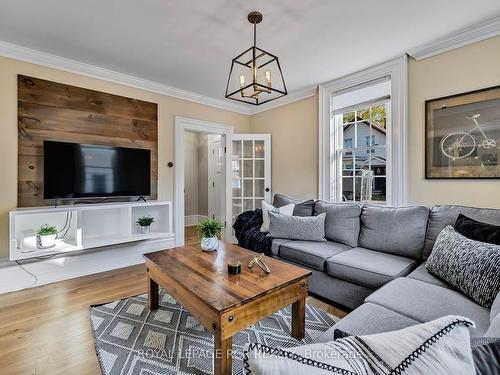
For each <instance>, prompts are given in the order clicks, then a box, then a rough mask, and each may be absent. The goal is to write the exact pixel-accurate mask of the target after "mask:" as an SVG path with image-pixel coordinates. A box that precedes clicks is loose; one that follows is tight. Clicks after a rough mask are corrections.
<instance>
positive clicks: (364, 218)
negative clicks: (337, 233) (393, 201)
mask: <svg viewBox="0 0 500 375" xmlns="http://www.w3.org/2000/svg"><path fill="white" fill-rule="evenodd" d="M428 215H429V209H428V208H427V207H423V206H412V207H383V206H376V205H365V206H363V209H362V211H361V230H360V233H359V246H360V247H365V248H368V249H374V250H378V251H383V252H384V253H390V254H395V255H399V256H403V257H407V258H413V259H418V260H420V259H421V258H422V252H423V248H424V242H425V230H426V228H427V217H428Z"/></svg>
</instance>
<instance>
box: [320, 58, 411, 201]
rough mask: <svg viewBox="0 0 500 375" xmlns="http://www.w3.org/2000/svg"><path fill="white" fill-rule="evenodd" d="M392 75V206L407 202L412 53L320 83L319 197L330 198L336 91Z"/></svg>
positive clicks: (390, 156)
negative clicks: (409, 62)
mask: <svg viewBox="0 0 500 375" xmlns="http://www.w3.org/2000/svg"><path fill="white" fill-rule="evenodd" d="M387 76H389V77H390V78H391V120H392V122H391V125H392V129H391V134H392V137H391V140H390V151H389V149H388V151H389V152H390V155H388V160H391V162H390V163H388V164H390V165H388V167H389V168H392V171H391V182H390V184H391V186H390V187H388V188H390V192H391V194H390V202H387V204H390V205H404V204H406V203H407V199H408V56H407V55H406V54H405V55H403V56H401V57H398V58H395V59H393V60H390V61H387V62H385V63H383V64H379V65H376V66H373V67H371V68H368V69H365V70H362V71H359V72H357V73H354V74H350V75H348V76H345V77H342V78H339V79H336V80H333V81H330V82H326V83H324V84H321V85H320V86H319V109H318V120H319V121H318V122H319V124H318V126H319V147H318V149H319V171H318V172H319V174H318V177H319V181H318V190H319V191H318V196H319V199H324V200H330V191H331V181H332V173H333V171H332V168H331V160H330V159H331V145H330V139H331V134H330V132H331V126H330V121H331V119H332V117H331V104H332V94H333V93H335V92H339V91H341V90H345V89H348V88H350V87H354V86H357V85H362V84H364V83H366V82H370V81H374V80H377V79H380V78H382V77H387Z"/></svg>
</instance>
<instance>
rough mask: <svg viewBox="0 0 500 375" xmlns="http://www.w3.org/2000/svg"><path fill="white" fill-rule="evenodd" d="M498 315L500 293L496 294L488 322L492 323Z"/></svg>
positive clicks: (499, 313) (499, 311) (499, 312)
mask: <svg viewBox="0 0 500 375" xmlns="http://www.w3.org/2000/svg"><path fill="white" fill-rule="evenodd" d="M498 315H500V293H498V294H497V297H496V298H495V300H494V301H493V305H492V306H491V311H490V320H491V321H493V319H495V318H496V317H497V316H498ZM499 337H500V336H499Z"/></svg>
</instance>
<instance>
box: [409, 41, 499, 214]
mask: <svg viewBox="0 0 500 375" xmlns="http://www.w3.org/2000/svg"><path fill="white" fill-rule="evenodd" d="M409 73H410V81H409V86H410V112H409V119H410V131H409V155H410V157H409V159H410V184H409V185H410V186H409V197H410V200H411V202H413V203H421V204H427V205H432V204H436V203H446V204H463V205H471V206H479V207H493V208H500V180H489V181H487V180H454V181H453V180H425V179H424V167H425V165H424V157H425V155H424V147H425V145H424V140H425V138H424V134H425V130H424V124H425V121H424V120H425V117H424V102H425V100H427V99H433V98H438V97H441V96H447V95H452V94H459V93H462V92H466V91H471V90H476V89H480V88H485V87H491V86H496V85H500V37H496V38H492V39H489V40H485V41H483V42H480V43H476V44H472V45H470V46H467V47H463V48H460V49H456V50H454V51H450V52H447V53H443V54H441V55H437V56H434V57H431V58H429V59H425V60H421V61H414V60H411V61H410V64H409Z"/></svg>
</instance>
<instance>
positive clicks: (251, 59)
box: [226, 12, 288, 105]
mask: <svg viewBox="0 0 500 375" xmlns="http://www.w3.org/2000/svg"><path fill="white" fill-rule="evenodd" d="M261 21H262V14H261V13H259V12H251V13H250V14H249V15H248V22H250V23H251V24H253V46H252V47H250V48H249V49H247V50H246V51H245V52H243V53H241V54H240V55H238V56H237V57H235V58H234V59H233V61H232V63H231V70H230V72H229V78H228V80H227V87H226V98H228V99H233V100H237V101H239V102H244V103H248V104H253V105H259V104H264V103H267V102H270V101H271V100H274V99H278V98H279V97H282V96H285V95H286V94H287V93H288V92H287V90H286V85H285V79H284V78H283V73H282V71H281V67H280V63H279V60H278V57H276V56H274V55H273V54H271V53H269V52H266V51H264V50H263V49H261V48H259V47H257V24H258V23H260V22H261Z"/></svg>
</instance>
